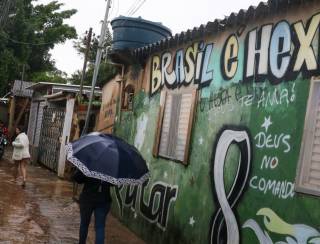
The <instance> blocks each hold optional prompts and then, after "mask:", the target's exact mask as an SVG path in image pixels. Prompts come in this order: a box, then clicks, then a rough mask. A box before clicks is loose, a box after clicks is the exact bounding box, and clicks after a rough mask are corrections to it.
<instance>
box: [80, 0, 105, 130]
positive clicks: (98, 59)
mask: <svg viewBox="0 0 320 244" xmlns="http://www.w3.org/2000/svg"><path fill="white" fill-rule="evenodd" d="M110 7H111V0H107V9H106V13H105V16H104V21H103V23H102V27H101V33H100V39H99V45H98V51H97V56H96V62H95V65H94V72H93V77H92V84H91V93H90V100H89V105H88V110H87V116H86V121H85V124H84V128H83V131H82V134H81V136H83V135H85V134H86V133H87V130H88V126H89V119H90V112H91V107H92V101H93V96H94V89H95V87H96V83H97V77H98V73H99V66H100V62H101V56H102V49H103V47H104V42H105V38H106V31H107V28H108V17H109V10H110Z"/></svg>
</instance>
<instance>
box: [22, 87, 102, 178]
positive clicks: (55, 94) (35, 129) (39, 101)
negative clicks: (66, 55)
mask: <svg viewBox="0 0 320 244" xmlns="http://www.w3.org/2000/svg"><path fill="white" fill-rule="evenodd" d="M28 89H29V90H33V91H34V94H33V98H32V101H31V112H30V120H29V128H28V136H29V139H30V145H31V154H32V155H31V157H32V161H33V163H38V162H39V163H41V164H42V165H44V166H46V167H47V168H49V169H51V170H53V171H54V172H57V173H58V175H59V176H60V177H64V173H65V157H66V155H65V149H64V147H65V145H66V144H67V143H68V142H69V141H72V140H74V139H76V138H78V137H79V135H80V133H81V127H82V124H81V123H82V122H81V121H82V119H83V121H84V118H85V115H86V112H87V111H86V107H87V106H86V102H87V100H86V99H85V100H84V104H79V103H78V102H77V100H76V94H77V93H79V86H78V85H71V84H57V83H49V82H40V83H37V84H34V85H32V86H30V87H28ZM90 90H91V87H90V86H85V87H84V88H83V94H84V96H85V97H89V94H90ZM95 96H97V97H101V90H100V88H98V87H96V89H95ZM99 108H100V107H99ZM91 113H92V120H93V122H92V123H91V128H90V129H91V130H92V131H93V130H94V129H95V126H96V117H98V116H97V114H98V110H95V109H93V110H92V112H91ZM89 127H90V126H89Z"/></svg>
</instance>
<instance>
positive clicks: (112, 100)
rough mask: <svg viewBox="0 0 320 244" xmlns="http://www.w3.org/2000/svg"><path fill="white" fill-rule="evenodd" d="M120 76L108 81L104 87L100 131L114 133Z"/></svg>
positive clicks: (98, 127) (99, 123)
mask: <svg viewBox="0 0 320 244" xmlns="http://www.w3.org/2000/svg"><path fill="white" fill-rule="evenodd" d="M118 79H119V77H115V78H114V79H113V80H111V81H109V82H108V83H106V84H105V85H104V87H103V89H102V104H101V108H100V114H99V121H98V126H97V129H98V131H102V132H106V133H112V130H113V125H114V122H115V117H116V112H117V102H118V101H117V99H118V98H119V83H118V82H117V81H116V80H118Z"/></svg>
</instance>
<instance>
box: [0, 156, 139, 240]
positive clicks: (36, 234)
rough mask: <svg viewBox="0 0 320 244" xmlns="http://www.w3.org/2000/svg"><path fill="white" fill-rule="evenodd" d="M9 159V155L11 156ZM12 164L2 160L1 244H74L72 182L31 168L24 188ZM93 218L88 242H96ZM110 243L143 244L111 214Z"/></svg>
mask: <svg viewBox="0 0 320 244" xmlns="http://www.w3.org/2000/svg"><path fill="white" fill-rule="evenodd" d="M8 156H9V155H8ZM13 169H14V168H13V163H12V162H11V161H10V160H7V159H4V160H2V161H0V244H20V243H21V244H22V243H26V244H29V243H30V244H34V243H43V244H44V243H50V244H51V243H52V244H56V243H57V244H58V243H62V244H69V243H72V244H75V243H77V240H78V227H79V222H80V218H79V210H78V206H77V204H76V203H74V202H73V201H72V198H71V196H72V183H70V182H67V181H63V180H60V179H59V178H57V177H56V175H55V174H54V173H52V172H50V171H48V170H46V169H44V168H41V167H35V166H31V165H29V166H28V169H27V171H28V179H27V184H26V187H25V189H23V188H22V187H21V186H20V185H19V183H16V182H14V181H13V177H12V173H13ZM93 220H94V218H93V217H92V220H91V224H90V231H89V236H88V242H87V243H94V229H93ZM106 236H107V238H106V243H108V244H122V243H123V244H124V243H125V244H128V243H130V244H143V243H144V242H143V241H141V240H140V239H138V238H137V237H136V236H135V235H134V234H133V233H131V232H130V231H129V230H128V229H127V228H126V227H124V226H123V225H122V224H121V223H120V222H119V221H118V220H116V219H115V218H114V217H112V216H111V214H109V216H108V219H107V227H106Z"/></svg>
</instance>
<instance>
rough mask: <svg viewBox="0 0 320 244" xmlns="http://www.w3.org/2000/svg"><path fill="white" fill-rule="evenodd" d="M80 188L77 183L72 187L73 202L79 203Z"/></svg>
mask: <svg viewBox="0 0 320 244" xmlns="http://www.w3.org/2000/svg"><path fill="white" fill-rule="evenodd" d="M78 186H79V184H78V183H77V182H73V186H72V200H73V201H75V202H77V203H79V199H78V198H77V193H78Z"/></svg>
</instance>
